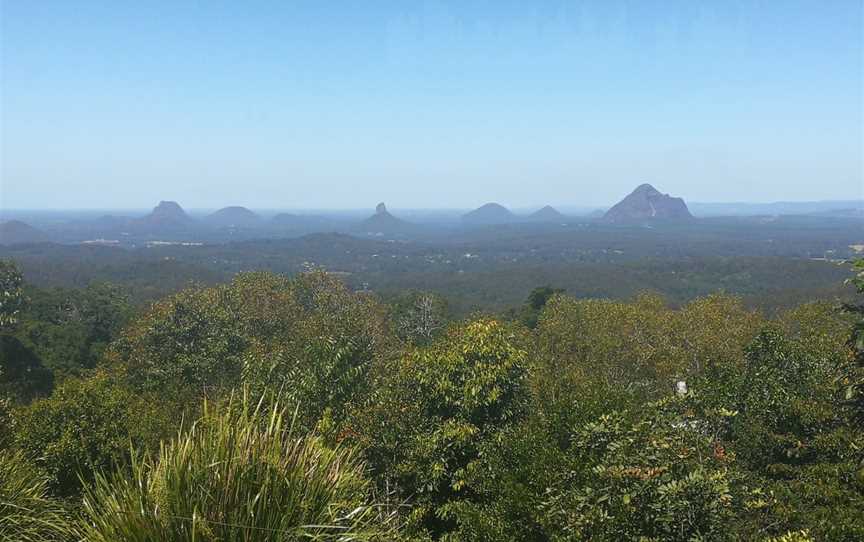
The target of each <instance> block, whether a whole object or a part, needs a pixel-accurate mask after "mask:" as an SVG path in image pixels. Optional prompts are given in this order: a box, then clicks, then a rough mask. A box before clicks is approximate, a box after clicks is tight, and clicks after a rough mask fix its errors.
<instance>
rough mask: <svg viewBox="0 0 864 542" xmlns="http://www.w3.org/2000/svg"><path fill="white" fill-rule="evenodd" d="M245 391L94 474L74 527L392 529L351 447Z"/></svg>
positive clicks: (153, 533)
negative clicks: (299, 424)
mask: <svg viewBox="0 0 864 542" xmlns="http://www.w3.org/2000/svg"><path fill="white" fill-rule="evenodd" d="M261 405H262V403H261V402H259V403H258V405H257V406H256V405H255V404H254V403H250V401H249V399H248V397H246V396H244V397H243V399H242V400H239V399H237V398H234V399H232V400H231V401H230V402H229V403H228V404H227V405H226V406H225V407H224V408H221V409H218V410H215V411H214V410H213V409H212V408H211V407H208V406H207V405H205V408H204V414H203V417H202V418H201V419H200V420H199V421H197V422H196V423H195V424H194V425H193V426H192V427H191V428H190V429H189V431H187V432H185V433H184V434H181V435H180V436H178V437H177V438H176V439H174V440H173V441H171V442H170V443H168V444H166V445H164V446H163V447H162V449H161V450H160V452H159V454H158V456H156V457H155V458H153V459H150V458H148V457H146V456H145V457H136V458H134V460H133V464H132V474H131V477H129V476H127V475H125V474H123V473H118V474H115V475H113V476H103V475H100V476H98V477H97V479H96V482H95V484H94V486H93V487H92V488H90V489H89V490H88V491H87V493H86V495H85V497H84V514H85V519H84V520H83V521H82V522H81V523H80V525H79V535H80V536H81V537H82V538H83V539H86V540H88V541H91V542H100V541H104V542H114V541H117V540H124V541H142V542H143V541H148V542H150V541H166V542H168V541H171V542H178V541H184V540H189V541H193V540H200V541H214V542H215V541H221V540H261V541H265V540H321V541H324V540H332V541H337V540H339V541H342V540H379V541H382V542H384V541H390V540H396V539H397V533H396V532H395V531H394V527H395V525H394V524H393V523H392V521H393V516H392V515H391V514H390V512H389V511H388V509H387V508H386V507H383V508H382V507H380V506H378V505H376V504H375V503H374V502H372V500H371V490H370V484H369V483H368V481H367V480H366V479H365V477H364V472H363V471H364V468H363V465H362V463H361V462H360V461H359V460H358V456H357V455H356V454H355V453H354V452H353V451H352V450H350V449H348V448H344V447H336V448H331V447H328V446H326V445H325V444H323V443H322V442H321V441H320V440H319V439H317V438H315V437H311V436H310V437H305V438H304V437H296V436H294V435H293V434H292V433H291V431H290V429H289V428H288V427H287V426H286V423H287V420H286V411H285V410H284V409H283V408H282V407H281V406H279V405H278V404H274V405H273V406H272V408H270V409H269V410H262V407H261Z"/></svg>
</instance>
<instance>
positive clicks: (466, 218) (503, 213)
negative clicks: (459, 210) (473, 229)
mask: <svg viewBox="0 0 864 542" xmlns="http://www.w3.org/2000/svg"><path fill="white" fill-rule="evenodd" d="M515 221H516V215H514V214H513V213H512V212H510V210H509V209H507V208H506V207H504V206H503V205H500V204H498V203H487V204H486V205H483V206H481V207H478V208H477V209H474V210H473V211H471V212H470V213H466V214H464V215H462V222H463V223H465V224H469V225H492V224H509V223H511V222H515Z"/></svg>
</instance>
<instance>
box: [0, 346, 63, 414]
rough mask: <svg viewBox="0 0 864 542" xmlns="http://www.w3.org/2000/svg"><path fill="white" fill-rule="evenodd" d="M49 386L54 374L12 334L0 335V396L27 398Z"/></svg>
mask: <svg viewBox="0 0 864 542" xmlns="http://www.w3.org/2000/svg"><path fill="white" fill-rule="evenodd" d="M53 386H54V374H53V373H52V372H51V370H50V369H49V368H48V367H45V366H44V365H43V364H42V360H41V359H40V358H39V356H37V355H36V353H35V352H33V350H31V349H30V348H28V347H27V346H25V345H24V344H22V343H21V341H20V340H18V338H17V337H15V336H13V335H0V397H7V398H11V399H13V400H15V401H16V402H19V403H21V402H28V401H30V400H32V399H33V398H35V397H39V396H44V395H48V394H49V393H51V389H52V387H53Z"/></svg>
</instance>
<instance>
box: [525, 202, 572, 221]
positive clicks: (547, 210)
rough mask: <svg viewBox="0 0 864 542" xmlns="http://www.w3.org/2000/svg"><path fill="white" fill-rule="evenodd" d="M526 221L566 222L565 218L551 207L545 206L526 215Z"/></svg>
mask: <svg viewBox="0 0 864 542" xmlns="http://www.w3.org/2000/svg"><path fill="white" fill-rule="evenodd" d="M528 220H530V221H531V222H564V221H566V220H567V217H566V216H564V215H562V214H561V213H559V212H558V210H557V209H555V208H554V207H552V206H551V205H547V206H545V207H543V208H542V209H538V210H537V211H534V212H533V213H531V214H530V215H528Z"/></svg>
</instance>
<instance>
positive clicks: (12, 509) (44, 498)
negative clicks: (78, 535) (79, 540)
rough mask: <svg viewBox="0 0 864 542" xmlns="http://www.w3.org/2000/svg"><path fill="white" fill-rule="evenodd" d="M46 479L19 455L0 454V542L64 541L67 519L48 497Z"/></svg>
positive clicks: (62, 510)
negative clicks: (1, 541) (2, 541)
mask: <svg viewBox="0 0 864 542" xmlns="http://www.w3.org/2000/svg"><path fill="white" fill-rule="evenodd" d="M47 487H48V483H47V478H46V477H45V476H44V475H43V474H42V473H40V472H38V471H37V469H36V468H35V467H34V466H33V465H31V464H30V463H28V462H27V460H26V459H25V458H24V455H23V454H21V453H20V452H15V453H13V452H11V451H0V540H4V541H13V540H14V541H16V542H51V541H61V540H65V539H66V536H67V535H68V534H69V532H70V531H69V524H68V521H67V520H68V517H67V514H66V512H65V510H64V509H63V507H62V506H61V505H60V504H59V503H58V502H57V501H54V500H53V499H51V498H50V497H48V494H47Z"/></svg>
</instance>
